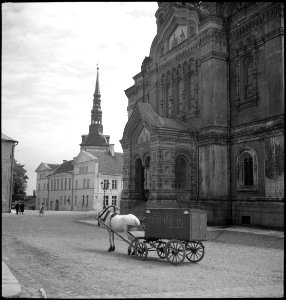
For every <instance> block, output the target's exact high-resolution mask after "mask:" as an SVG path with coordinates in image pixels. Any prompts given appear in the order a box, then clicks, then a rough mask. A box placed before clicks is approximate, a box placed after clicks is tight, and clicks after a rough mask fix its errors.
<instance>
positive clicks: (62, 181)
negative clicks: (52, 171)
mask: <svg viewBox="0 0 286 300" xmlns="http://www.w3.org/2000/svg"><path fill="white" fill-rule="evenodd" d="M63 183H64V180H63V179H61V190H63Z"/></svg>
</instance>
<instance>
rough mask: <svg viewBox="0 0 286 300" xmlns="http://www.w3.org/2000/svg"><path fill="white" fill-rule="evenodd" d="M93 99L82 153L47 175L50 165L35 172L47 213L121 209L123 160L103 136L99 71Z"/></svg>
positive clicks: (38, 198) (40, 201) (43, 164)
mask: <svg viewBox="0 0 286 300" xmlns="http://www.w3.org/2000/svg"><path fill="white" fill-rule="evenodd" d="M93 96H94V97H93V107H92V110H91V124H90V126H89V133H88V134H86V135H82V143H81V144H80V153H79V154H78V155H77V156H76V157H74V158H73V159H72V160H69V161H67V160H64V161H63V163H62V164H59V165H52V166H53V170H51V172H47V166H51V165H50V164H45V163H41V164H40V166H39V167H38V168H37V169H36V172H37V173H38V175H37V177H38V179H39V180H37V187H36V188H37V190H36V195H37V202H36V207H37V208H38V207H39V205H40V204H41V203H44V204H45V208H46V209H47V210H75V211H87V210H94V211H101V210H102V209H103V207H104V206H109V205H115V206H116V207H117V208H118V209H119V207H120V200H121V191H122V177H123V157H122V153H118V152H114V145H113V144H110V143H109V138H110V136H108V135H103V125H102V111H101V95H100V89H99V74H98V68H97V79H96V86H95V92H94V95H93ZM50 169H51V167H50ZM41 174H42V175H41ZM40 178H42V179H40ZM107 182H108V183H109V186H108V188H107ZM104 183H105V184H106V185H105V186H106V188H107V189H106V190H105V191H104V190H103V185H104ZM104 196H105V199H103V198H104Z"/></svg>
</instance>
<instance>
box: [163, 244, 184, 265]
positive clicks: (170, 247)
mask: <svg viewBox="0 0 286 300" xmlns="http://www.w3.org/2000/svg"><path fill="white" fill-rule="evenodd" d="M165 255H166V258H167V260H168V261H169V262H170V263H172V264H180V263H182V262H183V261H184V259H185V256H186V252H185V246H184V244H183V243H182V242H181V241H179V240H170V241H168V242H167V244H166V246H165Z"/></svg>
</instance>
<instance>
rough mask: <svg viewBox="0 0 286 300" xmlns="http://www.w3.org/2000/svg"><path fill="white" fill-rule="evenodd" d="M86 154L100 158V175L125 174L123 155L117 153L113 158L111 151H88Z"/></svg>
mask: <svg viewBox="0 0 286 300" xmlns="http://www.w3.org/2000/svg"><path fill="white" fill-rule="evenodd" d="M86 152H88V153H90V154H92V155H93V156H95V157H97V158H98V173H100V174H123V153H120V152H115V153H114V156H112V155H111V154H110V152H109V151H96V150H87V151H86Z"/></svg>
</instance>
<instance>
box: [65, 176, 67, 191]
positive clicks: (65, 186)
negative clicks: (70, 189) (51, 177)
mask: <svg viewBox="0 0 286 300" xmlns="http://www.w3.org/2000/svg"><path fill="white" fill-rule="evenodd" d="M66 189H67V178H65V190H66Z"/></svg>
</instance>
